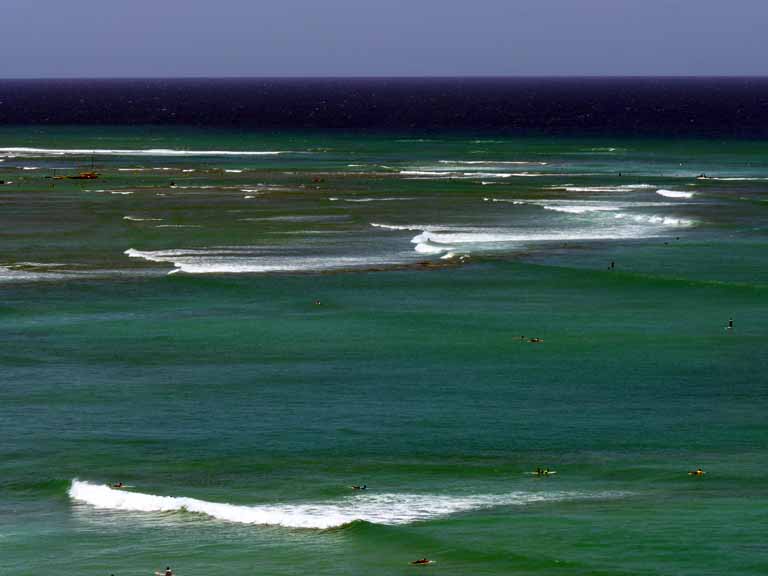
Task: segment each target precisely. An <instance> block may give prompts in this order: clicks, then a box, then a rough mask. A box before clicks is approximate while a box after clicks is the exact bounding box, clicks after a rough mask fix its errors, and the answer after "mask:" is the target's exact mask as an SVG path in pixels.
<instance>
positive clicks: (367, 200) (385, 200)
mask: <svg viewBox="0 0 768 576" xmlns="http://www.w3.org/2000/svg"><path fill="white" fill-rule="evenodd" d="M328 200H330V201H331V202H339V201H341V202H396V201H400V200H416V198H405V197H397V196H391V197H386V198H338V197H336V196H331V197H330V198H328Z"/></svg>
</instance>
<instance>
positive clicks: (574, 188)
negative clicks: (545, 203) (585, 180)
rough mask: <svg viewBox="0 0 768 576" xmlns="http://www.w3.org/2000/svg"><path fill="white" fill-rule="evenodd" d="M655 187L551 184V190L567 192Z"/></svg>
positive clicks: (626, 190) (647, 185)
mask: <svg viewBox="0 0 768 576" xmlns="http://www.w3.org/2000/svg"><path fill="white" fill-rule="evenodd" d="M644 188H654V186H652V185H651V184H622V185H620V186H549V189H550V190H565V191H566V192H629V191H632V190H642V189H644Z"/></svg>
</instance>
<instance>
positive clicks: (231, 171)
mask: <svg viewBox="0 0 768 576" xmlns="http://www.w3.org/2000/svg"><path fill="white" fill-rule="evenodd" d="M224 172H229V173H231V174H241V173H242V170H234V169H227V170H224Z"/></svg>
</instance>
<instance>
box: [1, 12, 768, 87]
mask: <svg viewBox="0 0 768 576" xmlns="http://www.w3.org/2000/svg"><path fill="white" fill-rule="evenodd" d="M0 21H2V32H1V33H0V78H51V77H54V78H63V77H108V78H109V77H222V76H223V77H232V76H582V75H590V76H594V75H597V76H628V75H641V76H645V75H650V76H653V75H683V76H713V75H734V76H739V75H757V76H761V75H766V74H768V58H767V57H766V55H768V34H766V32H765V25H766V23H768V1H767V0H729V1H725V0H524V1H523V0H466V1H455V0H408V1H404V0H382V1H376V2H374V1H369V0H281V1H273V0H0Z"/></svg>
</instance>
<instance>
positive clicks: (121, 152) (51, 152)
mask: <svg viewBox="0 0 768 576" xmlns="http://www.w3.org/2000/svg"><path fill="white" fill-rule="evenodd" d="M0 153H8V154H16V155H26V156H275V155H277V154H290V153H291V152H290V151H287V150H175V149H170V148H149V149H144V150H130V149H105V148H26V147H21V148H0ZM123 170H127V169H125V168H124V169H123ZM134 170H135V169H134Z"/></svg>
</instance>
